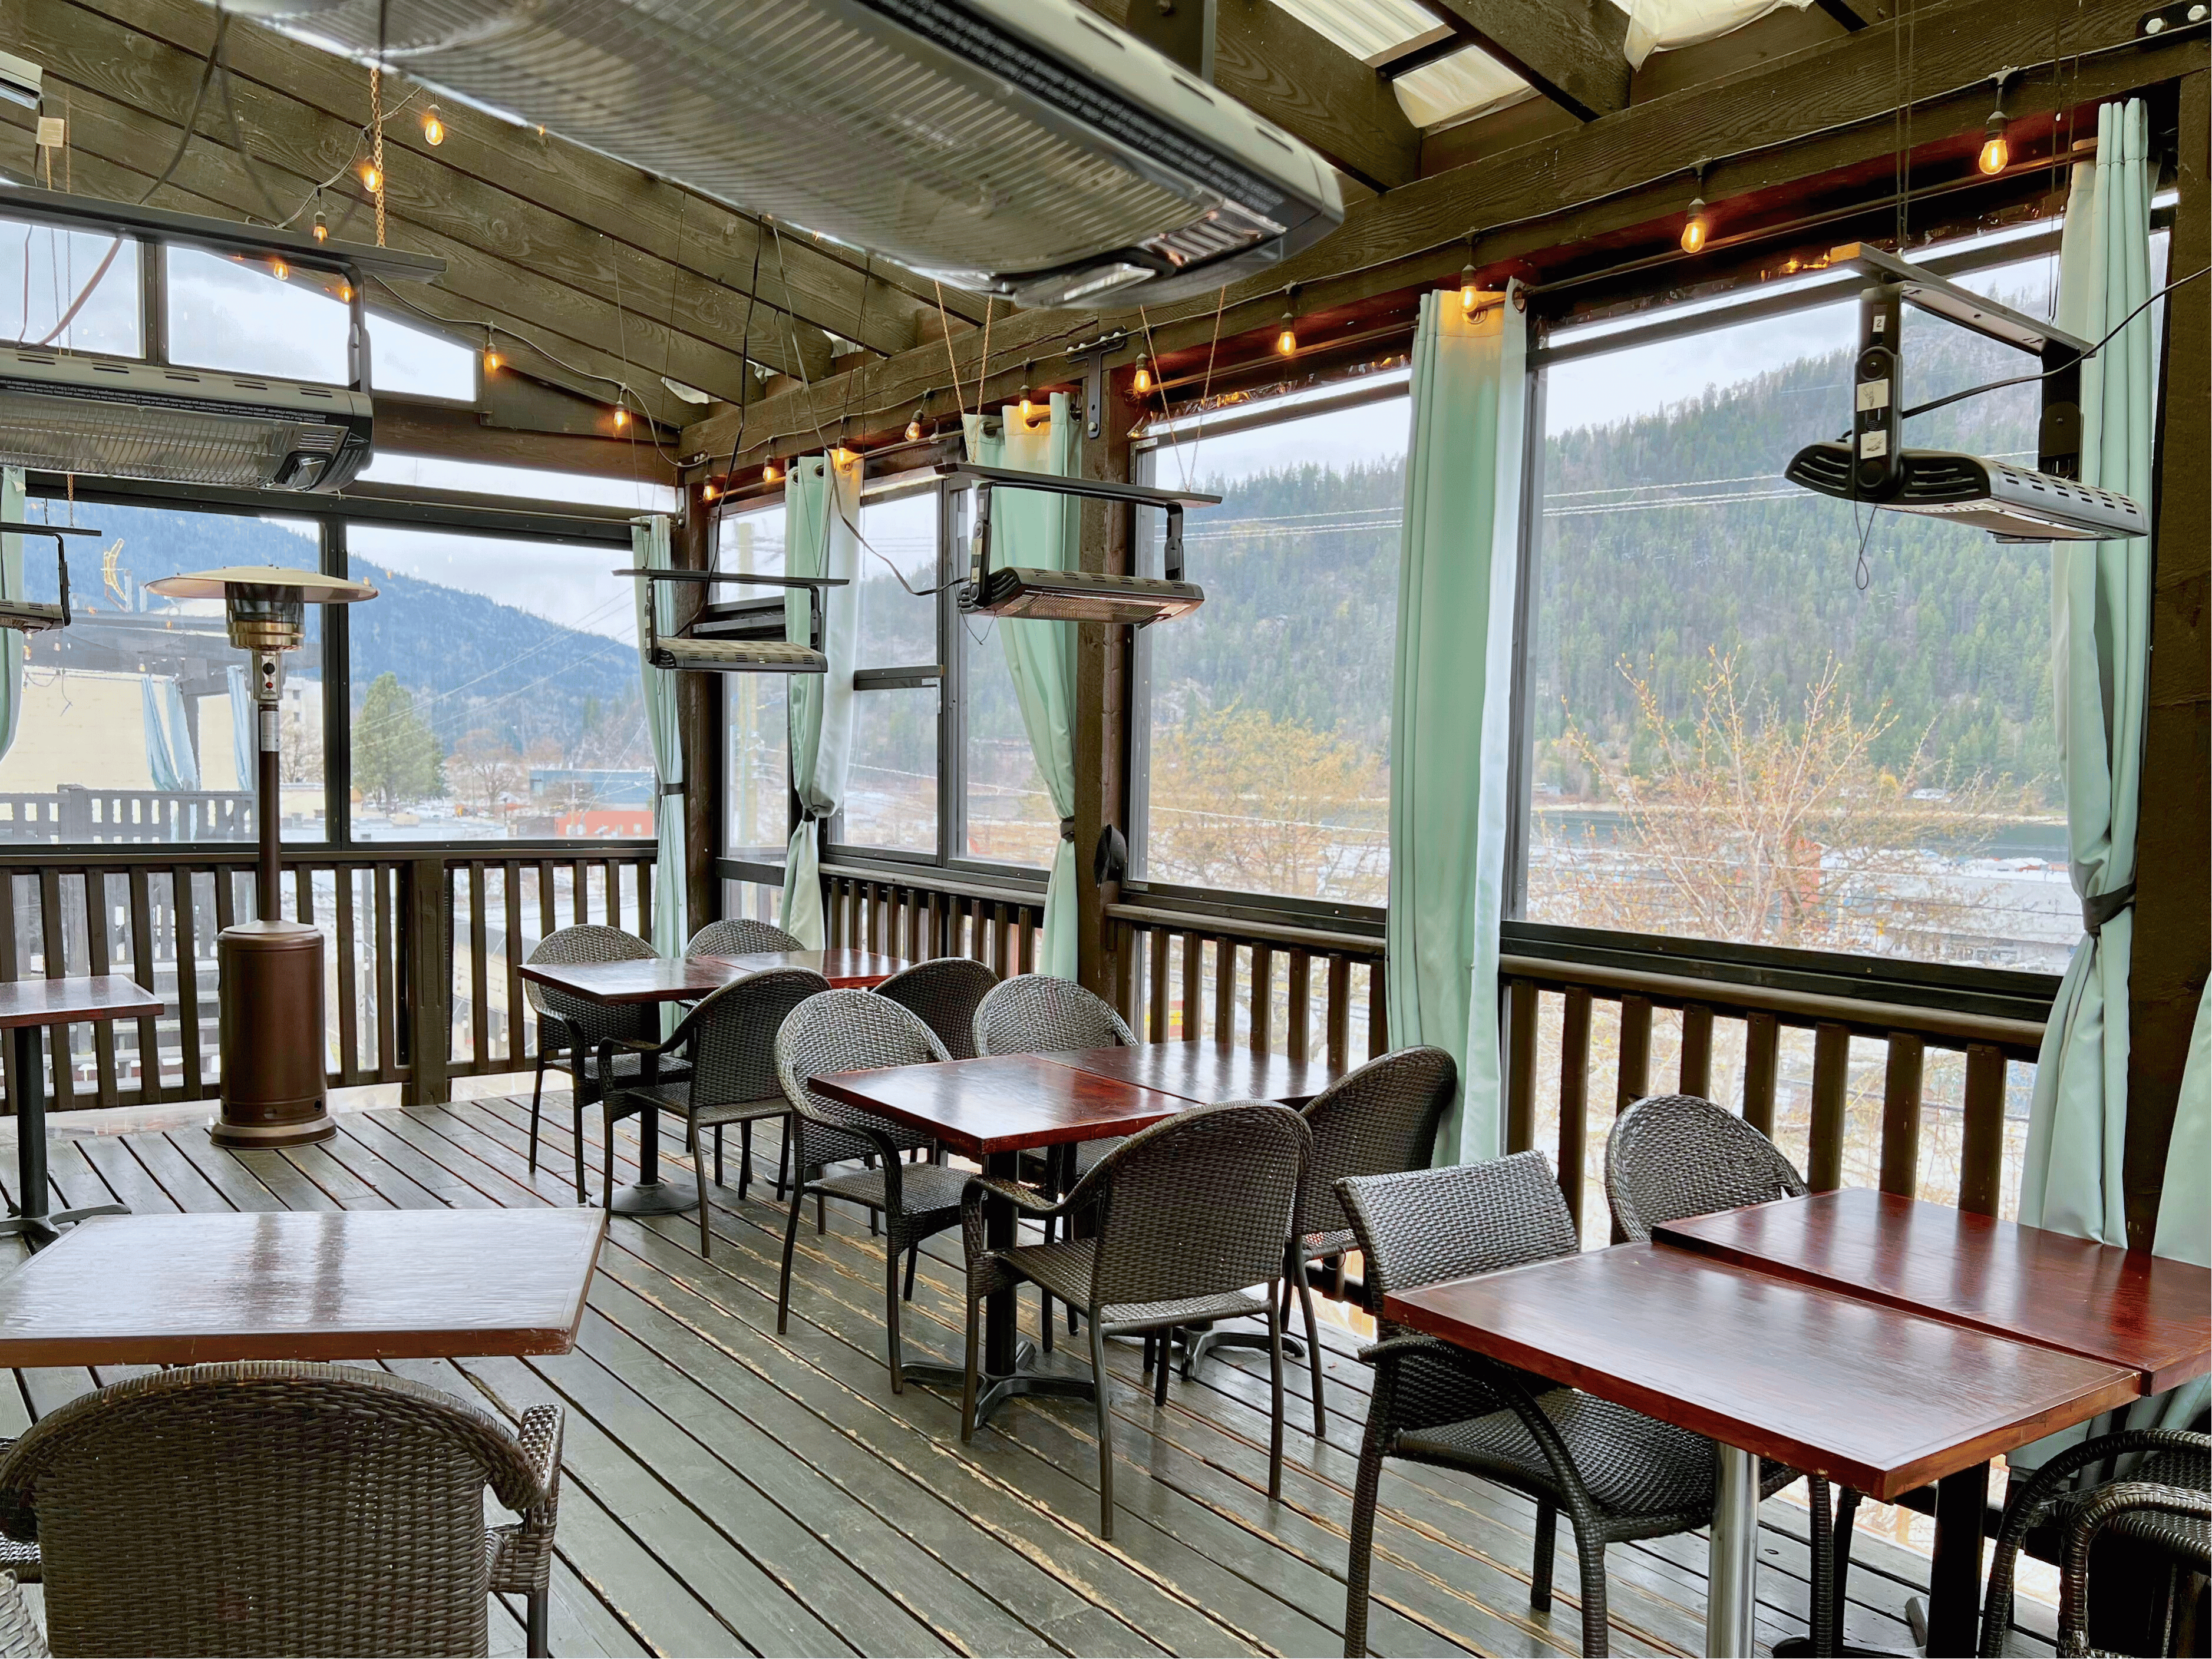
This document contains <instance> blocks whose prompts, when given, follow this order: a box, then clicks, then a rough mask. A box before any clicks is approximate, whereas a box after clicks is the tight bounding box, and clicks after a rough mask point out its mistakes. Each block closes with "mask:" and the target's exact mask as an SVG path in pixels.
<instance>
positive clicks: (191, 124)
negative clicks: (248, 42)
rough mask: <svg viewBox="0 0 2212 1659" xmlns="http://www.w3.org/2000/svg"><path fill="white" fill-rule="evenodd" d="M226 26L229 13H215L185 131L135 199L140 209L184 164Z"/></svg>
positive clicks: (186, 119)
mask: <svg viewBox="0 0 2212 1659" xmlns="http://www.w3.org/2000/svg"><path fill="white" fill-rule="evenodd" d="M229 27H230V14H229V13H228V12H227V11H218V12H217V13H216V15H215V39H214V40H212V41H210V43H209V45H208V51H207V62H206V63H205V64H202V65H201V67H200V83H199V85H198V86H197V88H194V89H193V91H192V106H191V109H190V110H188V111H186V112H185V130H184V131H182V132H180V133H179V134H178V135H177V147H176V149H174V150H173V151H171V152H170V155H169V164H168V166H167V167H163V168H162V169H161V173H159V174H158V175H157V176H156V177H155V180H154V182H153V183H152V184H150V185H147V186H146V193H145V194H144V195H143V196H141V197H139V198H138V205H139V206H140V207H144V206H145V205H146V204H147V203H149V202H150V201H152V200H153V199H154V192H155V191H157V190H159V189H161V186H162V185H166V184H167V183H168V182H169V180H170V179H173V178H175V177H176V176H177V168H178V167H180V166H181V165H183V162H184V159H185V150H187V149H190V148H191V142H192V132H193V130H194V129H195V128H197V126H198V125H199V121H200V106H201V105H202V104H203V103H204V102H205V101H206V100H207V89H208V83H209V82H210V81H212V80H214V79H215V60H216V53H217V52H221V51H222V37H223V35H224V33H225V32H226V31H228V29H229Z"/></svg>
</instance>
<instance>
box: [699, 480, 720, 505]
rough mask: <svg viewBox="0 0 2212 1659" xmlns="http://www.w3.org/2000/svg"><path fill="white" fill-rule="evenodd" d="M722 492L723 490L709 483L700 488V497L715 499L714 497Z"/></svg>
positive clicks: (701, 498)
mask: <svg viewBox="0 0 2212 1659" xmlns="http://www.w3.org/2000/svg"><path fill="white" fill-rule="evenodd" d="M721 493H722V492H721V491H720V490H719V489H715V488H714V485H712V484H708V485H705V486H704V487H702V489H700V491H699V499H700V500H701V501H713V500H714V497H716V496H717V495H720V494H721Z"/></svg>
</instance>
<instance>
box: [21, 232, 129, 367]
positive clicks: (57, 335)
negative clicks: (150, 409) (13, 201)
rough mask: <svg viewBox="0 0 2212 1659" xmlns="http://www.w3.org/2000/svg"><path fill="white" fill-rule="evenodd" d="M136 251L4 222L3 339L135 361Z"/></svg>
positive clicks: (124, 244)
mask: <svg viewBox="0 0 2212 1659" xmlns="http://www.w3.org/2000/svg"><path fill="white" fill-rule="evenodd" d="M140 320H141V319H140V315H139V304H138V244H137V241H136V240H133V239H132V238H131V237H128V236H121V237H118V236H102V235H98V234H94V233H92V232H89V231H74V230H60V229H57V228H54V227H53V226H52V225H27V224H24V223H21V222H19V221H15V220H7V221H0V337H4V338H7V339H9V340H20V341H21V342H22V343H24V344H26V345H34V346H39V345H46V346H59V347H61V348H62V349H64V350H69V351H105V352H110V353H112V354H113V355H114V356H118V357H135V356H137V355H138V353H139V351H140V350H141V349H142V347H141V346H140V343H139V326H140Z"/></svg>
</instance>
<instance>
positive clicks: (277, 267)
mask: <svg viewBox="0 0 2212 1659" xmlns="http://www.w3.org/2000/svg"><path fill="white" fill-rule="evenodd" d="M269 268H270V270H273V271H274V272H276V280H277V281H278V282H280V283H281V282H283V281H285V280H286V279H287V278H289V276H291V274H292V267H291V266H289V265H288V264H285V263H284V262H283V260H282V259H277V260H275V261H273V262H272V263H271V264H270V267H269Z"/></svg>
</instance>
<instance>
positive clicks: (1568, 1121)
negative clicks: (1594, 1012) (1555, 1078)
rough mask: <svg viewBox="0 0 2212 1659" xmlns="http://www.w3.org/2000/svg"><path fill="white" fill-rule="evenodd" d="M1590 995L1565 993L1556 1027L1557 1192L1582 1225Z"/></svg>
mask: <svg viewBox="0 0 2212 1659" xmlns="http://www.w3.org/2000/svg"><path fill="white" fill-rule="evenodd" d="M1589 1035H1590V994H1589V992H1588V991H1585V990H1583V988H1582V987H1580V986H1574V987H1570V988H1569V989H1568V991H1567V1006H1566V1012H1565V1016H1564V1017H1563V1018H1562V1019H1561V1021H1560V1025H1559V1191H1560V1192H1561V1193H1563V1194H1565V1196H1566V1200H1567V1213H1568V1214H1569V1215H1571V1216H1572V1217H1574V1218H1575V1227H1576V1229H1577V1231H1580V1230H1581V1227H1582V1225H1583V1132H1584V1131H1585V1129H1586V1128H1587V1127H1589Z"/></svg>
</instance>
